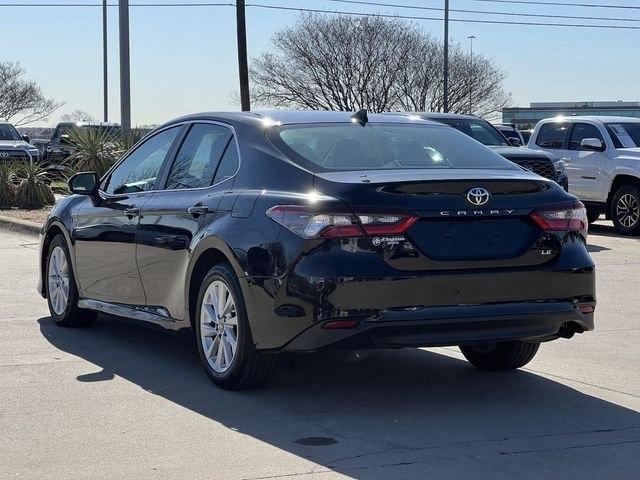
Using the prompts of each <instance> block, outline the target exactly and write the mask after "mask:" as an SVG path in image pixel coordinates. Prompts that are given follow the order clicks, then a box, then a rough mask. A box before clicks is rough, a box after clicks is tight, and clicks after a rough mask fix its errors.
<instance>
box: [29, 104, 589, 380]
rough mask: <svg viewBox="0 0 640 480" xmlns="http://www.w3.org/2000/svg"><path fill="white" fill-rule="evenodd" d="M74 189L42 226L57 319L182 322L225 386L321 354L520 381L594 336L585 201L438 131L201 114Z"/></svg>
mask: <svg viewBox="0 0 640 480" xmlns="http://www.w3.org/2000/svg"><path fill="white" fill-rule="evenodd" d="M69 184H70V188H71V191H72V192H73V193H74V195H71V196H69V197H67V198H65V199H64V200H62V201H61V202H59V203H58V204H57V205H56V206H55V208H54V209H53V211H52V212H51V215H50V217H49V219H48V220H47V221H46V223H45V225H44V226H43V230H42V239H41V252H42V253H41V263H40V274H41V279H42V281H41V282H40V287H39V288H40V292H41V294H42V295H43V296H44V297H46V298H47V301H48V304H49V309H50V311H51V316H52V318H53V320H54V321H55V322H56V323H58V324H60V325H64V326H76V325H86V324H89V323H91V322H92V321H93V320H94V319H95V318H96V315H97V313H98V312H103V313H107V314H113V315H117V316H121V317H129V318H133V319H139V320H143V321H148V322H153V323H155V324H158V325H162V326H164V327H166V328H169V329H178V328H182V327H188V326H190V327H191V328H193V330H194V331H195V338H196V345H197V349H198V351H199V354H200V358H201V360H202V364H203V366H204V368H205V370H206V372H207V374H208V375H209V376H210V378H211V379H212V380H213V381H214V382H215V383H216V384H218V385H220V386H221V387H224V388H247V387H252V386H257V385H259V384H261V383H263V382H264V381H265V380H266V379H267V378H268V376H269V374H270V372H271V371H272V370H273V366H274V359H275V358H276V356H277V354H278V353H279V352H306V351H318V350H325V349H358V350H360V349H371V348H399V347H428V346H442V345H459V346H460V348H461V350H462V353H463V354H464V355H465V357H466V358H467V359H468V360H469V361H470V362H471V363H472V364H474V365H475V366H476V367H478V368H480V369H485V370H509V369H515V368H518V367H521V366H523V365H525V364H526V363H527V362H529V361H530V360H531V359H532V358H533V356H534V355H535V354H536V352H537V350H538V347H539V345H540V343H541V342H545V341H549V340H554V339H557V338H559V337H563V338H569V337H571V336H572V335H573V334H575V333H581V332H584V331H587V330H591V329H593V314H594V308H595V285H594V283H595V276H594V275H595V272H594V264H593V261H592V260H591V258H590V256H589V254H588V253H587V249H586V246H585V243H586V233H587V232H586V229H587V221H586V216H585V210H584V206H583V205H582V204H581V203H580V202H579V201H578V200H577V199H576V198H575V197H573V196H571V195H569V194H567V193H566V192H564V191H563V190H562V188H560V187H559V186H558V185H557V184H556V183H555V182H553V181H550V180H547V179H545V178H543V177H540V176H538V175H536V174H534V173H531V172H529V171H526V170H524V169H522V168H520V167H518V166H517V165H515V164H513V163H511V162H509V161H508V160H506V159H504V158H502V157H501V156H500V155H498V154H496V153H494V152H492V151H491V150H490V149H488V148H486V147H485V146H483V145H481V144H480V143H478V142H476V141H475V140H473V139H471V138H469V137H468V136H466V135H464V134H463V133H460V132H458V131H456V130H454V129H452V128H449V127H447V126H444V125H440V124H437V123H435V122H430V121H426V120H422V119H419V118H414V117H402V116H397V115H385V114H379V115H367V113H366V112H364V111H360V112H357V113H356V114H352V113H345V112H269V113H205V114H198V115H192V116H188V117H183V118H179V119H177V120H174V121H171V122H169V123H167V124H165V125H163V126H162V127H160V128H158V129H156V130H155V131H154V132H152V133H151V134H149V135H148V136H147V137H145V138H144V139H143V140H142V141H141V142H140V143H139V144H138V145H136V146H135V147H134V148H133V149H132V150H131V151H129V152H128V153H127V154H126V155H124V157H123V158H122V159H121V160H120V161H119V162H118V163H117V164H116V165H115V166H114V167H113V168H112V169H111V170H110V171H108V172H107V173H106V174H105V175H104V176H103V177H102V178H97V176H96V175H95V174H94V173H91V172H87V173H79V174H77V175H75V176H74V177H73V178H72V179H71V180H70V181H69Z"/></svg>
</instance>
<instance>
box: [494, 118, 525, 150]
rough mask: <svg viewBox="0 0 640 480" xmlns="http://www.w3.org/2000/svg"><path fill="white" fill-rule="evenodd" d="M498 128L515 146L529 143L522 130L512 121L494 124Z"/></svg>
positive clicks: (510, 143)
mask: <svg viewBox="0 0 640 480" xmlns="http://www.w3.org/2000/svg"><path fill="white" fill-rule="evenodd" d="M494 127H496V129H497V130H498V131H499V132H500V133H501V134H502V135H503V136H504V138H506V139H507V142H509V145H512V146H514V147H522V146H524V145H526V144H527V142H526V141H525V140H524V137H523V136H522V132H520V130H518V129H517V128H516V127H515V125H513V124H511V123H497V124H495V125H494Z"/></svg>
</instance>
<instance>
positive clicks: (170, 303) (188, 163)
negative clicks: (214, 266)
mask: <svg viewBox="0 0 640 480" xmlns="http://www.w3.org/2000/svg"><path fill="white" fill-rule="evenodd" d="M176 152H177V153H176V155H175V157H174V158H173V159H172V161H171V162H169V164H168V165H167V168H166V169H165V170H166V171H165V173H164V174H163V179H162V190H161V191H160V192H158V193H157V194H156V195H154V196H153V198H152V199H151V201H149V202H148V203H147V204H145V205H144V206H143V208H142V209H141V219H140V229H139V235H138V253H137V261H138V266H139V269H140V277H141V279H142V283H143V285H144V289H145V292H146V295H147V305H148V306H149V307H158V306H161V307H163V308H166V309H167V310H168V312H169V314H170V316H171V317H173V318H176V319H184V318H185V313H186V311H185V304H184V299H185V296H184V286H185V283H186V282H185V280H186V275H187V268H188V266H189V259H190V252H191V251H192V247H193V244H194V240H195V239H196V238H197V236H198V234H199V232H201V231H203V229H205V228H207V226H208V225H209V224H210V223H211V222H212V221H213V220H214V219H215V217H216V211H217V207H218V204H219V203H220V200H221V199H222V197H223V195H224V194H225V192H228V191H229V189H230V188H231V186H232V184H233V176H234V175H235V173H236V172H237V170H238V166H239V156H238V149H237V145H236V141H235V137H234V133H233V130H232V129H231V128H230V127H229V126H226V125H223V124H217V123H194V124H192V125H189V127H188V130H187V131H186V133H185V134H184V135H183V137H182V138H181V140H180V144H179V147H178V148H177V150H176Z"/></svg>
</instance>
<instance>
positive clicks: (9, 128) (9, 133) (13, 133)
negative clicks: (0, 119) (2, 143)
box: [0, 124, 22, 141]
mask: <svg viewBox="0 0 640 480" xmlns="http://www.w3.org/2000/svg"><path fill="white" fill-rule="evenodd" d="M0 140H15V141H20V140H22V137H21V136H20V134H19V133H18V131H17V130H16V129H15V127H14V126H13V125H6V124H5V125H0Z"/></svg>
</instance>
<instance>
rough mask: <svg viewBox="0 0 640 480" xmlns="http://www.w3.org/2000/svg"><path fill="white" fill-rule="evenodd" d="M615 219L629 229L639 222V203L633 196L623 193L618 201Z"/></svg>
mask: <svg viewBox="0 0 640 480" xmlns="http://www.w3.org/2000/svg"><path fill="white" fill-rule="evenodd" d="M616 217H617V219H618V222H620V224H621V225H622V226H624V227H627V228H631V227H634V226H635V225H637V223H638V220H640V203H638V199H637V198H636V197H635V195H633V194H631V193H625V194H624V195H622V196H621V197H620V198H619V199H618V203H617V205H616Z"/></svg>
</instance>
